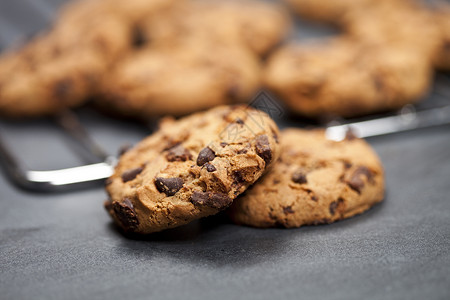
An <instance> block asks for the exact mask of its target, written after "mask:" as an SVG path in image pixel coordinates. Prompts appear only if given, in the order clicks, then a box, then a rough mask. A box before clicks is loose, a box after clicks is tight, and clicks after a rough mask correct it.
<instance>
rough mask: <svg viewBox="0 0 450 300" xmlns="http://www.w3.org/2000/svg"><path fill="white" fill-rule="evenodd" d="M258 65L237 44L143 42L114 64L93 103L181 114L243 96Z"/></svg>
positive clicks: (135, 112)
mask: <svg viewBox="0 0 450 300" xmlns="http://www.w3.org/2000/svg"><path fill="white" fill-rule="evenodd" d="M260 70H261V68H260V63H259V60H258V59H257V57H256V56H255V55H254V54H252V53H251V52H250V51H249V50H248V49H246V48H243V47H235V46H229V45H226V44H225V45H224V44H214V43H210V42H204V43H202V42H201V41H193V40H189V41H185V42H184V43H182V44H180V45H179V47H166V46H162V45H161V46H155V47H149V48H145V49H142V50H141V51H139V52H137V53H133V54H132V55H130V56H129V57H127V58H126V59H124V60H123V61H120V62H118V63H117V64H116V66H115V67H114V68H113V69H112V70H111V71H110V73H109V74H108V77H106V78H105V80H104V81H103V84H102V92H101V94H100V96H99V100H98V103H99V105H101V106H105V107H106V108H108V109H113V110H116V111H118V112H120V113H121V114H125V115H130V116H138V117H139V116H140V117H148V116H161V115H166V114H168V115H175V116H180V115H185V114H188V113H192V112H196V111H200V110H204V109H208V108H211V107H214V106H217V105H224V104H236V103H240V102H244V101H248V100H249V99H251V98H252V96H253V94H254V93H255V92H256V90H257V89H258V88H259V86H260Z"/></svg>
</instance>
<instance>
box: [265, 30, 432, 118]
mask: <svg viewBox="0 0 450 300" xmlns="http://www.w3.org/2000/svg"><path fill="white" fill-rule="evenodd" d="M431 79H432V66H431V64H430V62H429V60H427V59H424V57H423V56H422V54H421V53H420V52H416V51H408V48H405V47H402V46H400V45H398V46H396V47H384V46H380V45H378V46H377V45H370V46H369V45H366V44H364V43H355V41H354V39H353V38H350V37H347V36H342V37H337V38H333V39H329V40H323V41H320V42H317V43H311V44H308V45H298V44H291V45H286V46H283V47H281V48H280V49H279V50H278V51H277V52H275V53H274V54H273V55H272V56H271V57H270V58H269V60H268V63H267V65H266V67H265V69H264V84H265V85H266V86H267V87H268V88H270V89H272V90H273V91H274V92H276V93H277V94H278V95H279V96H280V98H281V100H282V101H284V102H285V103H286V104H287V105H288V106H289V107H290V108H291V109H292V110H293V111H294V112H296V113H299V114H302V115H305V116H308V117H319V116H327V115H329V116H330V117H334V116H343V117H353V116H358V115H363V114H368V113H375V112H380V111H386V110H390V109H395V108H400V107H402V106H403V105H405V104H407V103H414V102H415V101H418V100H419V99H421V97H422V96H423V95H425V94H426V92H427V91H428V88H429V86H430V83H431Z"/></svg>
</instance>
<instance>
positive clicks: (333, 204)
mask: <svg viewBox="0 0 450 300" xmlns="http://www.w3.org/2000/svg"><path fill="white" fill-rule="evenodd" d="M342 203H344V199H342V198H338V199H337V201H333V202H331V203H330V207H329V210H330V214H331V215H334V214H335V213H336V209H337V208H338V207H339V205H341V204H342Z"/></svg>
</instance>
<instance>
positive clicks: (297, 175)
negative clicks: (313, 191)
mask: <svg viewBox="0 0 450 300" xmlns="http://www.w3.org/2000/svg"><path fill="white" fill-rule="evenodd" d="M291 180H292V181H293V182H295V183H299V184H303V183H307V182H308V180H307V179H306V174H305V173H303V171H301V170H299V171H296V172H294V174H292V177H291Z"/></svg>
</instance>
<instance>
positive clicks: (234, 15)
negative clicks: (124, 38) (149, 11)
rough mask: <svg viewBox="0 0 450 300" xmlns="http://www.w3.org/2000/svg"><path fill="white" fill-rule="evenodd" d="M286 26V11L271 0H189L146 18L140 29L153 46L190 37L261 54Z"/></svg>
mask: <svg viewBox="0 0 450 300" xmlns="http://www.w3.org/2000/svg"><path fill="white" fill-rule="evenodd" d="M218 20H220V21H218ZM289 25H290V22H289V18H288V16H287V13H286V12H285V11H284V10H283V8H282V7H281V6H279V5H276V4H273V3H264V2H259V1H252V0H246V1H236V0H234V1H224V0H215V1H214V0H213V1H211V0H190V1H181V2H179V3H177V5H174V6H173V7H172V8H171V9H168V10H166V11H165V12H164V13H161V14H159V15H157V16H155V17H153V18H148V19H147V20H146V21H145V22H144V23H143V26H142V30H143V32H144V35H146V38H147V39H148V40H149V41H150V42H151V44H152V45H155V44H164V45H166V46H167V45H169V46H174V45H175V46H176V45H177V44H178V43H179V42H180V40H186V39H193V40H195V41H200V43H202V42H204V41H208V42H210V43H220V44H229V45H241V46H244V47H247V48H249V49H250V50H252V51H254V52H255V53H257V54H264V53H266V52H267V51H269V50H270V49H271V48H273V47H274V46H275V45H276V44H278V43H279V42H280V41H281V40H282V39H283V38H284V36H285V35H286V33H287V32H288V28H289Z"/></svg>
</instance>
